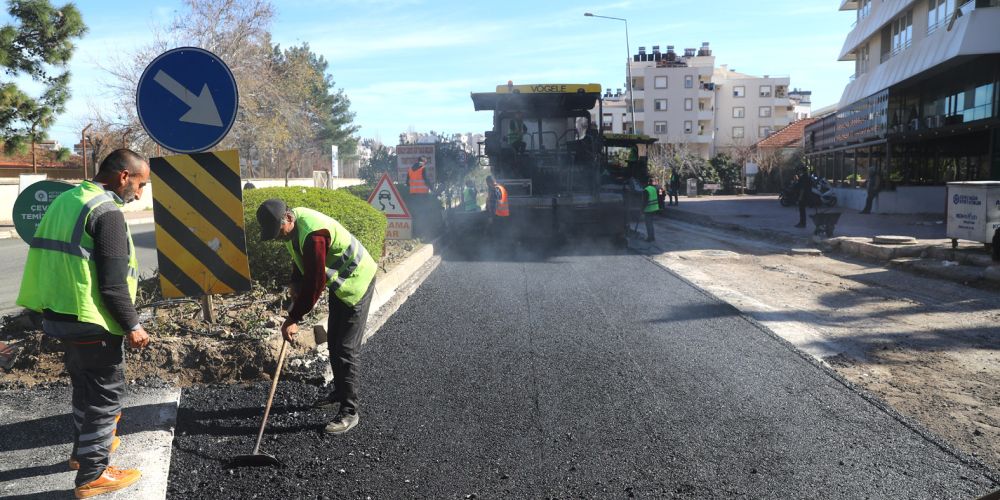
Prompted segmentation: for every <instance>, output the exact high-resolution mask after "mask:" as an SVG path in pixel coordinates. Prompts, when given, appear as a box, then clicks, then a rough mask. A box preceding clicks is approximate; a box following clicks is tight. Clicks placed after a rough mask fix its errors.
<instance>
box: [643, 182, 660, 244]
mask: <svg viewBox="0 0 1000 500" xmlns="http://www.w3.org/2000/svg"><path fill="white" fill-rule="evenodd" d="M644 191H645V194H646V205H645V206H644V207H643V209H642V218H643V220H644V221H645V222H646V241H650V242H652V241H656V233H655V232H654V229H653V216H654V215H656V214H657V213H659V211H660V196H659V192H657V189H656V185H655V184H653V178H652V177H650V178H649V179H646V188H645V190H644Z"/></svg>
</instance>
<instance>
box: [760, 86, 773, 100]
mask: <svg viewBox="0 0 1000 500" xmlns="http://www.w3.org/2000/svg"><path fill="white" fill-rule="evenodd" d="M760 96H761V97H771V86H770V85H761V86H760Z"/></svg>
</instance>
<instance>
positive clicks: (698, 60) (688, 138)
mask: <svg viewBox="0 0 1000 500" xmlns="http://www.w3.org/2000/svg"><path fill="white" fill-rule="evenodd" d="M628 65H629V67H628V70H629V72H630V74H631V82H630V83H631V84H630V85H629V86H628V88H626V89H625V92H624V93H623V92H621V89H618V91H617V92H615V93H611V91H610V89H608V91H607V92H606V93H605V95H604V99H603V100H604V109H603V116H602V117H601V120H602V122H603V123H604V128H605V130H608V131H612V132H617V133H622V132H627V133H628V132H632V131H633V130H635V131H636V132H638V133H641V134H646V135H649V136H652V137H656V138H658V139H659V140H660V143H661V144H684V145H686V146H687V147H688V148H689V149H690V150H691V151H692V152H694V153H696V154H698V155H701V156H702V157H704V158H709V157H711V156H714V155H715V154H717V153H719V152H722V151H726V150H731V149H734V148H744V147H748V146H750V145H752V144H754V143H756V142H757V141H758V140H760V139H763V138H765V137H767V136H768V135H769V134H771V133H772V132H774V131H775V130H778V129H780V128H782V127H784V126H785V125H788V124H789V123H791V122H792V121H794V119H795V106H796V105H799V106H800V108H799V112H802V113H806V114H808V106H809V99H808V95H809V94H810V93H809V92H808V91H799V92H800V95H799V98H798V100H796V101H795V102H794V103H793V101H792V100H791V98H790V97H791V96H790V94H789V92H788V86H789V78H788V77H772V76H769V75H765V76H764V77H756V76H751V75H747V74H743V73H738V72H736V71H734V70H731V69H729V68H728V67H727V66H726V65H722V66H720V67H716V65H715V56H713V55H712V50H711V48H710V46H709V44H708V42H705V43H703V44H702V45H701V48H698V49H693V48H689V49H684V52H683V53H682V54H679V53H677V52H676V51H675V50H674V46H673V45H668V46H667V47H666V51H661V50H660V46H658V45H654V46H653V47H652V51H651V52H648V53H647V51H646V48H645V47H639V50H638V52H637V53H636V54H634V55H633V57H632V60H630V61H628ZM630 94H631V95H630ZM630 101H634V103H635V109H634V111H635V113H634V114H635V116H634V118H635V128H634V129H633V128H632V113H631V107H630V106H631V102H630ZM595 113H596V110H595ZM596 118H597V117H596V116H595V117H594V119H596Z"/></svg>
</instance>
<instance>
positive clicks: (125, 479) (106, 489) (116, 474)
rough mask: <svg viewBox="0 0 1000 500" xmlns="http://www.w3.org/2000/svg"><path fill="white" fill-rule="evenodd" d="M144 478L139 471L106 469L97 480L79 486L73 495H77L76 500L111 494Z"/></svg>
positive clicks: (115, 468)
mask: <svg viewBox="0 0 1000 500" xmlns="http://www.w3.org/2000/svg"><path fill="white" fill-rule="evenodd" d="M140 477H142V473H141V472H139V471H138V470H137V469H119V468H117V467H108V468H106V469H104V472H102V473H101V475H100V476H98V478H97V479H95V480H93V481H91V482H89V483H87V484H85V485H83V486H77V487H76V488H75V489H74V490H73V493H74V494H76V498H90V497H93V496H97V495H103V494H105V493H111V492H112V491H118V490H122V489H125V488H128V487H129V486H131V485H133V484H135V482H136V481H138V480H139V478H140Z"/></svg>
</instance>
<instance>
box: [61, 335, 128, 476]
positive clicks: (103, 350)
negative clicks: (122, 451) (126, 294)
mask: <svg viewBox="0 0 1000 500" xmlns="http://www.w3.org/2000/svg"><path fill="white" fill-rule="evenodd" d="M98 330H100V329H98ZM122 340H123V337H122V336H119V335H111V334H109V333H107V332H105V333H104V334H101V335H97V336H92V337H82V338H78V339H74V340H71V341H70V340H67V341H64V342H63V345H64V346H65V347H66V358H65V361H66V370H67V371H68V372H69V376H70V380H71V381H72V383H73V423H74V429H73V437H74V439H73V453H72V455H71V456H72V457H73V458H75V459H77V461H79V462H80V470H79V471H78V472H77V474H76V485H77V486H81V485H84V484H87V483H89V482H91V481H93V480H94V479H97V478H98V477H99V476H100V475H101V473H102V472H104V469H105V468H106V467H107V466H108V464H109V462H110V458H111V457H110V455H111V442H112V441H113V440H114V438H115V430H116V427H117V417H118V415H119V414H120V413H121V411H122V403H121V399H122V393H124V391H125V364H124V353H123V352H122Z"/></svg>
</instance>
